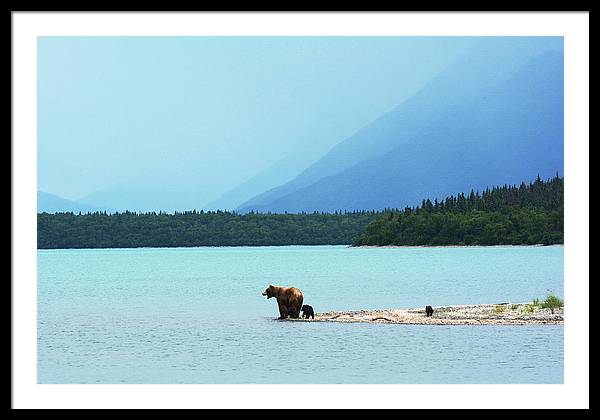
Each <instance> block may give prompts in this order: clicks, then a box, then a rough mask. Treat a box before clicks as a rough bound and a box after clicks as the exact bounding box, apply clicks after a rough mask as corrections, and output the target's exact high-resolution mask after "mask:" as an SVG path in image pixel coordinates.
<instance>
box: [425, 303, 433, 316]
mask: <svg viewBox="0 0 600 420" xmlns="http://www.w3.org/2000/svg"><path fill="white" fill-rule="evenodd" d="M425 314H427V316H432V315H433V308H432V307H431V306H429V305H428V306H426V307H425Z"/></svg>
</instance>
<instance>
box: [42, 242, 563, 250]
mask: <svg viewBox="0 0 600 420" xmlns="http://www.w3.org/2000/svg"><path fill="white" fill-rule="evenodd" d="M292 246H294V247H317V246H337V247H345V248H350V249H369V248H374V249H375V248H381V249H386V248H390V249H394V248H548V247H552V246H564V244H552V245H542V244H538V245H361V246H353V245H351V244H319V245H305V244H289V245H199V246H136V247H93V248H89V247H88V248H84V247H81V248H39V247H38V248H36V249H37V250H38V251H69V250H96V249H97V250H102V249H104V250H107V249H127V250H131V249H193V248H214V249H219V248H284V247H292Z"/></svg>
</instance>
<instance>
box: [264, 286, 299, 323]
mask: <svg viewBox="0 0 600 420" xmlns="http://www.w3.org/2000/svg"><path fill="white" fill-rule="evenodd" d="M262 295H263V296H266V297H267V299H270V298H272V297H274V298H277V305H278V306H279V319H286V318H287V317H288V316H289V317H290V318H298V317H299V316H300V308H302V301H303V300H304V296H303V295H302V292H301V291H300V289H297V288H295V287H282V286H273V285H272V284H270V285H269V287H267V288H266V290H265V291H264V292H263V294H262Z"/></svg>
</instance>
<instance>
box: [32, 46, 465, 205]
mask: <svg viewBox="0 0 600 420" xmlns="http://www.w3.org/2000/svg"><path fill="white" fill-rule="evenodd" d="M472 42H474V38H451V37H443V38H434V37H431V38H428V37H420V38H414V37H360V38H359V37H41V38H39V40H38V92H39V93H38V111H39V113H38V188H39V189H40V190H43V191H47V192H50V193H54V194H57V195H60V196H63V197H65V198H69V199H79V198H81V197H84V196H86V195H88V194H91V193H94V192H96V191H102V190H107V191H110V190H111V189H114V190H115V191H117V190H118V191H121V192H120V193H115V194H127V191H128V188H129V189H137V190H139V191H141V190H145V191H148V194H150V195H154V196H155V197H157V200H158V198H160V197H162V198H161V199H163V200H165V203H164V205H163V204H161V202H159V201H156V203H155V204H154V205H155V206H159V207H160V206H163V208H165V207H167V204H168V206H170V207H174V208H180V209H189V208H200V207H201V206H202V205H203V204H205V203H207V202H208V201H211V200H214V199H215V198H217V197H218V196H219V195H220V194H222V193H223V192H225V191H226V190H228V189H230V188H232V187H234V186H236V185H237V184H239V183H241V182H243V181H245V180H247V179H248V178H250V177H252V176H253V175H255V174H257V173H259V172H260V171H262V170H264V169H265V168H267V167H268V166H270V165H272V164H273V163H275V162H277V161H278V160H280V159H282V158H284V157H286V156H290V155H293V156H297V157H298V158H299V159H302V158H303V157H305V155H307V154H308V155H311V156H313V155H314V156H318V155H321V154H323V153H325V152H326V151H327V150H328V149H330V148H331V147H332V146H333V145H334V144H336V143H338V142H340V141H342V140H344V139H345V138H346V137H348V136H350V135H352V134H353V133H354V132H355V131H356V130H357V129H359V128H361V127H362V126H364V125H365V124H367V123H368V122H370V121H372V120H373V119H375V118H377V117H379V116H380V115H381V114H382V113H384V112H386V111H388V110H390V109H391V108H393V107H394V106H396V105H398V104H399V103H401V102H402V101H403V100H405V99H407V98H408V97H409V96H410V95H411V94H413V93H414V92H416V91H417V90H418V89H419V88H420V87H422V86H423V85H424V84H425V83H427V81H428V80H429V79H431V78H432V77H433V76H435V75H436V74H437V73H439V72H440V71H442V70H443V69H444V68H445V67H446V66H447V65H448V64H449V62H450V61H451V60H453V59H454V58H455V57H457V56H458V55H459V54H461V53H462V52H463V51H464V50H465V49H466V48H467V47H468V46H469V45H470V44H471V43H472ZM153 203H154V202H153ZM107 205H108V206H110V204H109V203H107ZM148 206H150V207H152V205H148ZM148 206H142V207H148Z"/></svg>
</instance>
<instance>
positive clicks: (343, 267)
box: [37, 246, 564, 384]
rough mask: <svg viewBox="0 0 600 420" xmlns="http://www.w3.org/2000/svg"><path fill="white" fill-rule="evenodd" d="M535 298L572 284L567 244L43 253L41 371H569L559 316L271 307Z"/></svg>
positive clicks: (198, 377) (214, 374)
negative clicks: (306, 315)
mask: <svg viewBox="0 0 600 420" xmlns="http://www.w3.org/2000/svg"><path fill="white" fill-rule="evenodd" d="M270 283H271V284H275V285H293V286H296V287H298V288H300V289H301V290H302V291H303V293H304V298H305V303H307V304H310V305H312V306H313V307H314V308H315V311H316V312H322V311H331V310H358V309H385V308H405V307H424V306H425V305H432V306H434V307H435V306H439V305H450V304H467V303H499V302H529V301H531V300H532V299H533V298H536V297H537V298H540V299H543V298H544V297H545V296H546V295H547V294H548V293H549V292H553V293H555V294H557V295H559V296H564V293H563V247H562V246H551V247H463V248H461V247H456V248H348V247H346V246H287V247H238V248H142V249H140V248H138V249H97V250H39V251H38V368H37V371H38V382H39V383H451V384H457V383H562V382H563V326H560V325H558V326H557V325H539V326H532V325H527V326H496V325H487V326H482V325H478V326H443V325H385V324H358V323H357V324H341V323H340V324H338V323H296V322H285V321H277V320H276V319H275V318H276V317H277V316H278V311H277V304H276V302H275V300H274V299H270V300H266V299H265V298H264V297H263V296H261V293H262V292H263V290H264V289H265V287H267V286H268V285H269V284H270Z"/></svg>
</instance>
